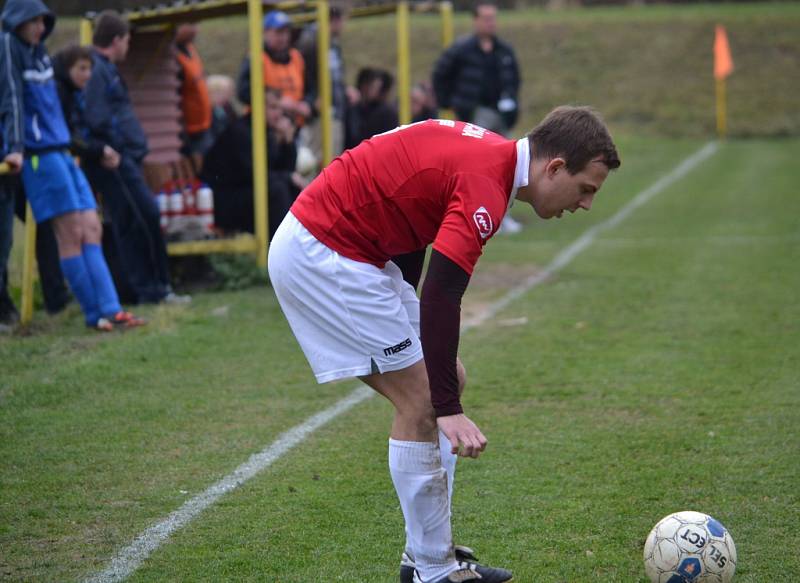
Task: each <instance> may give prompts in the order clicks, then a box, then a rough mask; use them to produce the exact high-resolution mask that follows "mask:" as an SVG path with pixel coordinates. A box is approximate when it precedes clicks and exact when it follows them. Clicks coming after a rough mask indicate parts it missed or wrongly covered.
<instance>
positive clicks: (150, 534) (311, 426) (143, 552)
mask: <svg viewBox="0 0 800 583" xmlns="http://www.w3.org/2000/svg"><path fill="white" fill-rule="evenodd" d="M716 151H717V144H716V142H710V143H708V144H707V145H706V146H704V147H703V148H701V149H700V150H698V151H697V152H695V153H694V154H692V155H691V156H689V157H688V158H686V160H684V161H683V162H681V163H680V164H679V165H678V166H676V167H675V169H673V170H672V171H671V172H670V173H669V174H666V175H665V176H663V177H661V178H660V179H659V180H657V181H656V182H655V183H653V184H652V186H650V187H649V188H647V189H645V190H643V191H642V192H640V193H639V194H637V195H636V196H635V197H634V198H633V199H632V200H631V201H630V202H629V203H628V204H626V205H625V206H624V207H622V208H621V209H620V210H619V211H618V212H617V214H615V215H614V216H612V217H611V218H610V219H607V220H606V221H604V222H602V223H600V224H598V225H595V226H594V227H591V228H590V229H588V230H587V231H586V232H585V233H584V234H583V235H581V236H580V237H579V238H578V239H577V240H576V241H575V242H574V243H572V244H571V245H570V246H569V247H567V248H566V249H564V250H563V251H561V252H560V253H559V254H558V255H556V257H555V259H553V261H552V262H551V263H550V265H548V266H547V267H546V268H545V269H544V270H542V271H541V272H539V273H537V274H536V275H534V276H531V277H529V278H528V279H526V280H525V281H524V282H522V283H521V284H520V285H518V286H516V287H514V288H512V289H511V290H510V291H509V292H508V293H507V294H506V295H505V296H503V297H502V298H500V299H499V300H498V301H496V302H494V303H493V304H491V305H489V306H488V307H487V308H486V310H484V311H483V312H482V313H481V314H479V315H478V316H476V317H474V318H472V319H470V320H469V321H466V322H464V325H463V326H462V331H464V332H466V331H467V330H469V329H470V328H474V327H475V326H479V325H480V324H482V323H484V322H485V321H486V320H488V319H489V318H492V317H493V316H494V315H495V314H497V313H498V312H499V311H501V310H502V309H503V308H505V307H506V306H508V305H509V304H510V303H511V302H512V301H514V300H515V299H517V298H519V297H520V296H521V295H523V294H524V293H526V292H527V291H530V290H531V289H532V288H534V287H536V286H537V285H539V284H540V283H542V282H544V281H545V280H546V279H548V278H549V277H550V276H551V275H553V274H554V273H556V272H557V271H559V270H560V269H562V268H563V267H565V266H566V265H568V264H569V263H570V262H571V261H572V260H573V259H575V257H576V256H577V255H578V254H579V253H580V252H581V251H583V250H584V249H586V247H588V246H589V244H591V242H592V241H594V239H595V238H596V237H597V234H598V233H600V232H602V231H605V230H607V229H610V228H612V227H614V226H616V225H618V224H619V223H620V222H621V221H622V220H624V219H625V218H627V217H628V215H630V214H631V213H632V212H633V211H634V210H636V209H637V208H639V207H640V206H642V205H643V204H645V203H646V202H648V201H649V200H650V199H651V198H653V197H654V196H655V195H656V194H658V193H659V192H661V191H662V190H664V189H665V188H667V187H669V186H671V185H672V184H673V183H674V182H676V181H678V180H680V179H681V178H683V177H684V176H686V174H688V173H689V172H690V171H691V170H692V169H693V168H694V167H695V166H697V165H698V164H700V163H701V162H702V161H703V160H705V159H706V158H708V157H709V156H711V155H712V154H713V153H714V152H716ZM374 394H375V393H374V392H373V391H372V390H371V389H369V388H367V387H366V386H364V385H360V386H359V387H358V388H357V389H355V390H354V391H353V392H351V393H350V394H349V395H348V396H347V397H345V398H344V399H342V400H341V401H339V402H338V403H336V404H335V405H333V406H331V407H329V408H328V409H325V410H324V411H322V412H320V413H317V414H316V415H314V416H313V417H311V418H309V419H307V420H306V421H304V422H303V423H301V424H300V425H297V426H295V427H293V428H292V429H289V430H288V431H286V432H284V433H282V434H281V435H279V436H278V438H277V439H276V440H275V441H274V442H273V443H271V444H270V445H269V446H267V447H266V448H265V449H263V450H262V451H260V452H259V453H256V454H253V455H252V456H250V459H248V460H247V461H246V462H245V463H243V464H242V465H240V466H239V467H238V468H236V469H235V470H234V471H233V472H232V473H231V474H228V475H227V476H225V477H224V478H222V480H220V481H219V482H217V483H216V484H214V485H213V486H211V487H209V488H208V489H207V490H206V491H205V492H202V493H201V494H198V495H197V496H195V497H194V498H192V499H191V500H188V501H187V502H185V503H184V504H183V506H181V507H180V508H179V509H178V510H176V511H175V512H173V513H172V514H170V515H169V516H167V518H165V519H164V520H162V521H161V522H159V523H158V524H155V525H154V526H151V527H150V528H148V529H147V530H145V531H144V532H143V533H142V534H140V535H139V536H138V537H137V538H136V539H135V540H134V541H133V542H132V543H131V544H130V545H128V546H127V547H125V548H124V549H122V551H120V552H119V553H118V554H117V555H116V556H115V557H114V558H113V559H112V560H111V563H110V564H109V565H108V567H106V568H105V569H104V570H103V571H101V572H99V573H97V574H96V575H94V576H93V577H90V578H89V579H86V582H87V583H111V582H116V581H123V580H125V579H126V578H127V577H128V576H130V575H131V574H132V573H133V572H134V571H135V570H136V569H138V568H139V566H140V565H141V564H142V563H143V562H144V560H145V559H146V558H147V557H149V556H150V554H151V553H152V552H153V551H155V550H156V549H157V548H158V547H160V546H161V543H162V542H164V541H165V540H166V539H167V538H169V536H170V535H171V534H172V533H173V532H175V531H176V530H178V529H179V528H182V527H184V526H186V525H187V524H189V522H191V521H192V520H193V519H194V518H195V517H196V516H197V515H199V514H200V513H201V512H202V511H203V510H205V509H206V508H208V507H209V506H211V505H212V504H214V503H215V502H216V501H217V500H218V499H219V498H220V497H221V496H223V495H224V494H227V493H228V492H231V491H233V490H235V489H236V488H238V487H239V486H241V485H242V484H244V483H245V482H246V481H248V480H249V479H250V478H252V477H254V476H256V475H257V474H258V473H260V472H262V471H263V470H265V469H267V468H268V467H269V466H271V465H272V464H273V462H275V461H277V460H278V459H280V458H281V457H283V455H284V454H286V453H287V452H289V450H291V449H292V448H293V447H294V446H296V445H298V444H300V443H302V442H303V441H304V440H305V439H306V437H308V436H309V435H311V434H312V433H314V431H316V430H317V429H319V428H320V427H322V426H323V425H325V424H327V423H328V422H329V421H331V420H333V419H334V418H336V417H338V416H339V415H341V414H342V413H345V412H346V411H349V410H350V409H352V408H353V407H355V406H356V405H358V404H359V403H361V402H362V401H365V400H366V399H368V398H370V397H372V396H373V395H374Z"/></svg>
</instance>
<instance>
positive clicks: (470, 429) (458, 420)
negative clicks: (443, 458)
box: [436, 414, 487, 458]
mask: <svg viewBox="0 0 800 583" xmlns="http://www.w3.org/2000/svg"><path fill="white" fill-rule="evenodd" d="M436 423H437V424H438V425H439V429H440V430H441V432H442V433H444V434H445V436H446V437H447V439H449V440H450V445H451V446H452V450H451V451H452V453H457V454H459V455H460V456H462V457H473V458H476V457H478V456H479V455H480V453H481V452H482V451H483V450H484V449H486V443H487V441H486V437H484V435H483V433H481V430H480V429H478V426H477V425H475V424H474V423H473V422H472V421H470V419H469V417H467V416H466V415H464V414H460V415H447V416H446V417H439V418H438V419H436Z"/></svg>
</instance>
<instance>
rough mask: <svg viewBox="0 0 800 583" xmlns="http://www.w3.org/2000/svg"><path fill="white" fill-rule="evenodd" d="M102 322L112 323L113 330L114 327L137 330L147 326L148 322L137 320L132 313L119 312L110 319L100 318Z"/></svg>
mask: <svg viewBox="0 0 800 583" xmlns="http://www.w3.org/2000/svg"><path fill="white" fill-rule="evenodd" d="M100 320H107V321H108V322H110V323H111V326H112V328H113V327H114V326H119V327H120V328H137V327H138V326H144V325H145V324H147V320H144V319H142V318H137V317H136V316H134V315H133V314H131V313H130V312H124V311H121V312H117V313H116V314H114V315H113V316H110V317H108V318H100Z"/></svg>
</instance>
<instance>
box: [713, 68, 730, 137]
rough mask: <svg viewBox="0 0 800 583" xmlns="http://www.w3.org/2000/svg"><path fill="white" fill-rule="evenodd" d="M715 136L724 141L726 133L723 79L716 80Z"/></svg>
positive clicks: (726, 122)
mask: <svg viewBox="0 0 800 583" xmlns="http://www.w3.org/2000/svg"><path fill="white" fill-rule="evenodd" d="M716 81H717V135H718V136H719V139H721V140H724V139H725V135H726V134H727V133H728V120H727V107H726V105H727V103H726V98H727V96H726V93H725V79H724V78H722V79H717V80H716Z"/></svg>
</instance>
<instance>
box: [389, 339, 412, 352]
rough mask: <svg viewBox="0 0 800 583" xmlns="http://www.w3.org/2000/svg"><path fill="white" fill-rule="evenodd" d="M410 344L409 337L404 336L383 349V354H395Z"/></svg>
mask: <svg viewBox="0 0 800 583" xmlns="http://www.w3.org/2000/svg"><path fill="white" fill-rule="evenodd" d="M409 346H411V338H406V339H405V340H403V341H402V342H401V343H400V344H395V345H394V346H389V347H388V348H384V349H383V354H384V355H385V356H392V355H393V354H397V353H398V352H402V351H403V350H405V349H406V348H408V347H409Z"/></svg>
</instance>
